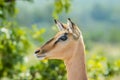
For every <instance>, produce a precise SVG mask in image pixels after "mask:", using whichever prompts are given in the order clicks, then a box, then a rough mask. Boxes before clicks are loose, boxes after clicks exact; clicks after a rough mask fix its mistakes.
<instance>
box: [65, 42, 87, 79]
mask: <svg viewBox="0 0 120 80" xmlns="http://www.w3.org/2000/svg"><path fill="white" fill-rule="evenodd" d="M81 45H82V46H81ZM73 54H74V55H73V56H72V57H71V58H70V59H69V60H64V63H65V65H66V70H67V78H68V80H87V75H86V69H85V57H84V43H83V42H79V44H77V47H76V50H75V51H74V53H73Z"/></svg>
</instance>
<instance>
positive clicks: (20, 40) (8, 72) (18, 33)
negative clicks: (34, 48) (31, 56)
mask: <svg viewBox="0 0 120 80" xmlns="http://www.w3.org/2000/svg"><path fill="white" fill-rule="evenodd" d="M28 48H30V47H29V40H28V38H27V34H26V31H25V30H23V29H22V28H19V27H18V25H17V24H15V23H13V22H4V23H2V24H1V25H0V77H2V76H7V77H13V74H17V73H18V72H19V71H17V70H15V69H14V66H15V65H17V64H18V63H22V62H23V57H24V56H25V55H26V53H27V52H26V51H27V49H28Z"/></svg>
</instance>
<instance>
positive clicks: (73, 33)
mask: <svg viewBox="0 0 120 80" xmlns="http://www.w3.org/2000/svg"><path fill="white" fill-rule="evenodd" d="M55 23H56V25H57V27H58V29H59V32H58V33H57V34H56V35H55V36H54V37H53V38H52V39H50V40H49V41H47V42H46V43H45V44H44V45H43V46H42V47H41V48H39V49H37V50H36V51H35V55H36V56H37V58H39V59H40V60H41V59H45V58H47V59H62V60H64V59H67V58H69V57H71V56H72V54H73V53H74V50H75V48H76V44H77V41H78V39H79V37H80V31H79V29H78V27H77V26H76V25H75V24H74V23H73V22H72V21H71V20H70V19H68V23H67V24H62V23H60V22H58V21H57V20H55Z"/></svg>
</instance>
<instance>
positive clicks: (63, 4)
mask: <svg viewBox="0 0 120 80" xmlns="http://www.w3.org/2000/svg"><path fill="white" fill-rule="evenodd" d="M54 6H55V7H54V12H53V17H54V18H58V14H59V13H61V12H62V11H63V10H65V12H68V11H69V8H70V0H55V2H54Z"/></svg>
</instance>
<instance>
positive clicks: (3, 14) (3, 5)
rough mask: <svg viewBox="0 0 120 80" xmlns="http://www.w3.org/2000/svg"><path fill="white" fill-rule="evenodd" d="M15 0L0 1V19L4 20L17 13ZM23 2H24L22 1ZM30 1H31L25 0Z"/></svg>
mask: <svg viewBox="0 0 120 80" xmlns="http://www.w3.org/2000/svg"><path fill="white" fill-rule="evenodd" d="M16 1H17V0H0V18H2V19H6V18H7V17H8V16H14V15H15V14H16V13H17V9H16V8H15V4H16ZM23 1H24V0H23ZM26 1H29V2H30V1H32V0H26Z"/></svg>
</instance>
